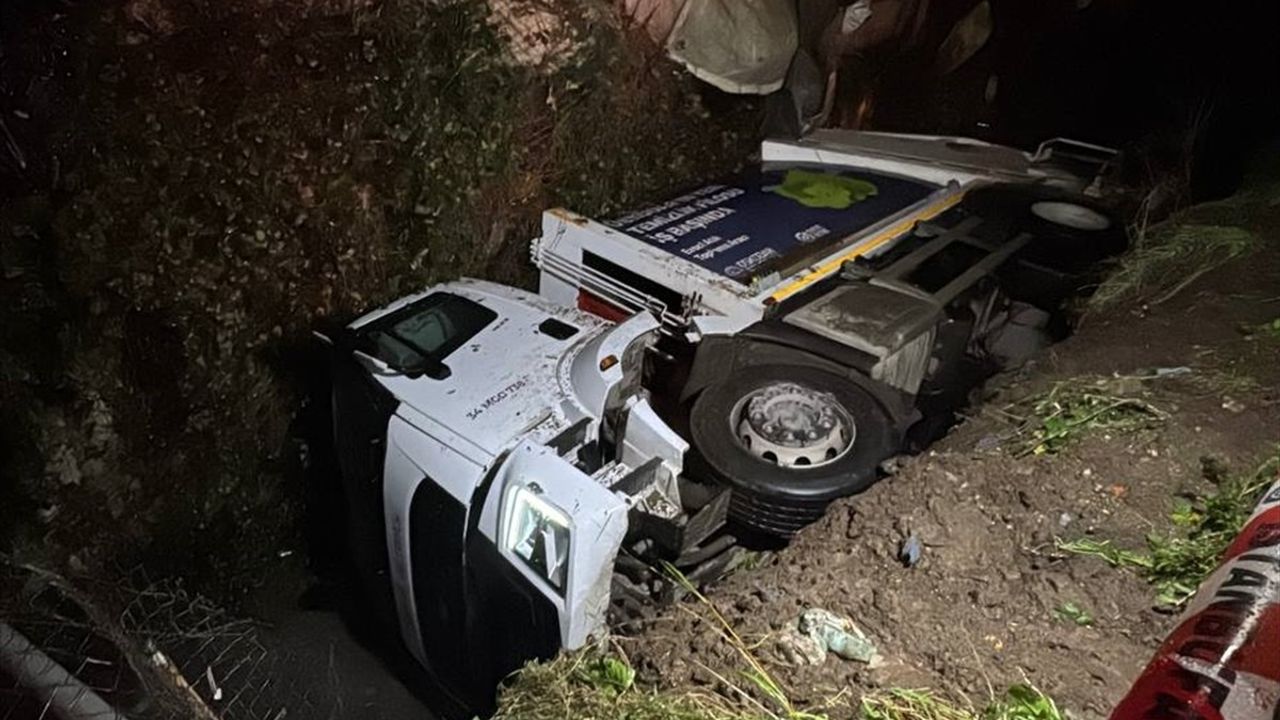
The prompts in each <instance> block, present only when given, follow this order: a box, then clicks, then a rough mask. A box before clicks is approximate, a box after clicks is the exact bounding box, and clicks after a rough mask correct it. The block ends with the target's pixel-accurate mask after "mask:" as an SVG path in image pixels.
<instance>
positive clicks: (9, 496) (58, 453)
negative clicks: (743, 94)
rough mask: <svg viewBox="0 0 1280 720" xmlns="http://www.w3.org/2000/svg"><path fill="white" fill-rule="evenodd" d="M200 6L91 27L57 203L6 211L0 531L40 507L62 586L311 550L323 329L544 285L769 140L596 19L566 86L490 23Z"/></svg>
mask: <svg viewBox="0 0 1280 720" xmlns="http://www.w3.org/2000/svg"><path fill="white" fill-rule="evenodd" d="M200 5H202V6H207V7H206V10H207V12H203V13H201V14H199V15H198V16H196V15H193V16H191V17H186V16H184V18H183V23H185V24H184V25H183V27H182V28H181V32H175V33H173V34H165V33H160V32H155V33H152V32H147V33H142V34H139V33H138V30H139V28H137V27H135V26H134V25H133V24H132V23H131V21H130V20H129V19H128V16H127V14H122V13H100V12H98V11H97V10H94V9H90V8H88V7H84V8H83V9H81V8H77V9H76V10H75V12H83V13H85V14H91V15H92V16H93V21H92V22H86V23H83V24H85V25H86V26H89V27H92V28H94V31H93V32H92V33H90V34H88V35H86V36H85V37H84V38H82V41H80V42H77V43H76V44H75V46H74V51H75V52H76V53H77V57H76V58H75V59H74V61H73V62H72V63H71V66H74V67H83V68H93V71H92V72H87V73H77V74H76V75H77V77H81V76H82V77H83V85H82V86H78V87H76V88H74V92H76V93H77V94H78V96H77V97H75V98H68V104H67V107H68V108H73V109H74V112H71V111H68V112H66V113H64V116H65V117H64V122H62V123H61V126H60V127H53V128H51V129H50V132H51V136H52V138H53V140H51V142H50V146H51V147H58V148H59V152H58V160H59V163H60V164H59V166H58V167H59V169H60V172H59V173H58V174H57V180H56V181H51V182H54V184H55V185H56V187H50V188H44V189H42V191H41V193H40V194H39V195H37V196H35V197H33V198H30V199H29V202H25V203H21V204H18V203H13V204H10V205H8V206H6V207H5V208H2V209H0V237H4V238H6V239H9V238H13V242H12V243H11V244H6V245H5V247H4V251H5V261H6V267H8V264H7V263H8V261H9V259H10V255H9V253H10V250H11V249H12V253H13V255H14V257H17V258H19V259H21V261H22V264H23V266H24V267H25V268H27V274H26V275H25V276H24V280H23V282H22V283H21V285H22V293H23V296H22V297H20V298H19V297H15V298H13V302H10V303H8V304H6V307H5V309H4V313H3V319H2V320H0V341H3V342H0V346H2V347H3V350H0V398H3V402H0V426H3V427H4V428H5V429H6V432H5V440H6V445H7V446H11V447H14V448H19V449H21V450H20V452H15V453H12V454H7V455H5V457H3V458H0V464H2V465H3V467H0V472H3V473H4V474H5V476H6V477H14V478H21V480H20V482H16V483H14V484H13V485H14V486H15V487H12V488H10V487H6V488H3V489H0V493H2V496H0V515H7V514H8V513H10V512H13V511H12V508H26V509H25V510H24V511H23V512H22V513H20V515H21V517H22V518H24V522H25V523H27V524H28V525H29V527H24V528H16V529H14V530H13V535H14V536H15V540H13V542H14V543H20V544H21V546H22V547H21V552H23V553H29V554H31V555H32V556H35V557H40V558H42V559H43V560H45V561H47V563H48V564H50V565H51V566H54V567H57V566H59V565H60V563H61V561H62V560H65V559H66V557H67V556H68V555H70V554H71V553H79V554H78V555H77V557H78V559H79V560H80V561H82V562H84V563H85V564H86V565H88V566H90V567H104V568H110V567H116V566H118V567H127V566H131V565H132V564H134V563H136V562H148V561H151V560H154V561H156V562H158V563H159V564H158V565H156V566H155V567H153V568H152V569H153V570H155V571H156V572H157V573H158V574H162V575H163V574H167V573H169V572H181V573H182V574H183V575H184V576H186V577H187V578H188V579H189V580H190V581H192V582H197V583H199V582H201V581H202V580H208V581H209V582H210V583H213V584H217V585H218V586H219V587H208V586H205V587H202V590H204V591H206V592H212V593H214V594H216V595H217V596H218V597H220V598H228V597H238V596H239V591H240V590H241V589H243V588H242V584H243V583H247V582H250V581H251V578H253V577H255V575H256V569H257V568H258V566H259V565H260V564H261V563H263V562H267V561H269V560H270V558H271V557H273V556H274V553H275V552H276V551H277V550H279V549H281V548H286V547H290V546H291V545H295V544H296V543H299V542H300V539H299V538H298V537H297V533H298V530H299V528H298V526H297V523H296V522H295V521H296V519H297V518H298V517H299V516H300V509H301V495H302V494H303V492H304V490H303V487H304V484H303V483H302V482H300V479H299V478H298V477H297V473H298V472H299V471H298V468H296V467H294V465H296V461H297V457H298V455H299V453H298V452H297V451H298V447H297V445H296V444H295V443H294V442H293V441H292V440H291V435H290V424H291V422H292V421H293V420H294V415H295V413H296V411H297V410H298V408H299V407H300V406H301V405H302V401H303V398H304V396H305V394H306V393H307V392H308V390H310V389H311V388H308V387H307V384H308V383H309V382H310V381H311V380H313V379H314V375H315V373H316V372H317V371H318V369H319V363H320V362H321V358H320V357H319V354H318V353H316V352H315V347H314V346H313V345H312V344H311V343H310V336H309V331H310V329H311V328H312V327H313V326H314V324H315V323H316V322H317V321H322V320H342V319H343V318H349V317H351V316H352V315H353V314H354V313H356V312H359V311H361V310H365V309H368V308H369V307H371V306H374V305H377V304H379V303H382V302H385V301H387V300H389V299H391V298H393V297H396V296H399V295H402V294H404V293H406V292H409V291H412V290H416V289H419V288H421V287H423V286H425V285H427V284H429V283H431V282H435V281H440V280H443V279H448V278H452V277H456V276H458V275H481V276H485V277H489V278H492V279H495V280H502V281H508V282H514V283H517V284H519V283H527V282H528V281H529V280H530V279H531V277H532V271H531V269H530V266H529V263H528V261H527V258H528V245H527V243H528V241H529V239H530V238H532V237H534V235H535V234H536V230H537V228H538V223H539V216H540V213H541V211H542V210H543V209H544V208H546V207H552V206H555V205H560V204H564V205H569V206H572V207H573V208H574V209H576V210H579V211H582V212H585V213H592V214H608V213H610V212H613V211H616V210H617V209H618V208H619V207H620V206H634V205H636V204H639V203H643V202H647V201H648V200H651V199H656V198H657V197H658V196H659V195H661V194H665V193H667V192H669V191H673V190H675V189H677V188H681V187H686V186H688V185H689V184H691V183H692V182H695V181H697V180H700V179H705V178H706V177H714V176H716V175H717V174H720V173H724V172H726V171H728V170H730V169H732V168H733V167H734V166H735V165H736V164H738V163H740V162H742V161H743V160H744V159H745V158H746V157H747V155H748V153H749V152H750V151H751V149H752V148H754V146H755V139H754V133H755V124H756V117H755V115H754V114H753V112H752V109H753V107H754V106H753V105H752V104H751V103H750V102H749V101H748V102H745V103H734V102H732V101H726V103H725V104H726V106H725V107H724V111H723V112H722V113H720V114H719V115H718V116H715V117H713V116H712V115H711V113H710V112H709V111H708V110H707V108H706V107H705V106H704V104H703V103H702V99H701V96H700V95H699V90H698V84H697V82H696V81H695V80H693V79H692V78H689V77H688V76H687V75H677V74H674V73H671V72H666V71H657V69H656V68H655V65H654V58H653V57H652V56H651V55H648V54H646V53H651V52H652V50H651V49H649V50H646V49H645V48H639V47H634V46H633V45H632V39H631V38H629V37H628V35H627V34H626V33H624V32H623V31H622V30H621V28H619V27H617V25H616V24H615V23H612V22H610V21H609V18H610V17H612V12H613V11H612V10H611V9H609V8H608V7H606V6H602V5H600V4H599V3H592V2H588V1H587V0H582V1H581V2H578V1H576V0H566V2H563V3H556V4H555V8H552V9H554V10H556V13H557V19H555V20H554V21H553V22H551V23H550V25H552V26H556V27H560V26H561V25H563V28H562V29H563V33H564V38H563V40H564V43H563V44H561V43H560V39H557V38H553V39H551V40H550V42H553V43H555V44H556V47H557V51H556V52H555V53H554V56H555V62H554V63H552V64H536V63H535V64H530V63H528V62H524V61H522V60H521V58H520V57H519V55H518V53H516V52H515V51H514V49H513V43H512V42H511V41H510V38H509V37H508V33H507V31H508V30H509V29H510V28H509V27H508V26H506V25H504V24H503V22H499V21H497V20H495V18H494V17H493V16H492V14H491V13H489V11H488V9H487V8H488V6H487V5H486V4H484V3H437V2H430V1H429V0H388V1H386V2H380V3H377V4H376V5H377V8H376V10H367V11H366V10H357V11H356V12H354V13H342V12H337V11H334V10H331V9H326V8H328V7H329V6H331V5H334V4H326V3H319V4H317V3H292V4H289V3H285V4H277V5H278V6H277V5H272V6H271V8H270V9H265V6H264V9H263V10H262V13H263V14H262V15H261V16H258V15H257V14H256V11H254V12H249V11H246V8H248V7H249V6H248V5H245V4H244V3H200ZM336 5H339V6H340V5H342V4H341V3H338V4H336ZM356 5H360V4H356ZM517 5H527V4H517ZM253 7H257V6H253ZM512 12H517V10H513V11H512ZM72 24H76V25H77V26H78V25H79V24H80V23H72ZM130 38H133V39H130ZM659 62H660V61H659ZM86 117H90V118H94V122H92V123H88V124H86V123H84V122H82V120H83V118H86ZM11 245H12V248H11ZM175 479H179V480H180V481H175ZM36 508H56V509H57V511H58V513H59V520H58V522H57V523H56V524H54V525H52V526H48V527H46V526H44V525H42V524H40V523H38V521H35V520H33V519H31V518H34V517H35V515H36V513H35V509H36ZM104 509H105V510H106V511H107V512H103V511H104ZM14 524H15V525H16V523H14ZM9 530H10V528H9V526H8V524H7V523H0V534H6V533H7V532H8V531H9ZM86 548H87V549H88V552H82V551H83V550H84V549H86ZM152 549H153V550H155V552H154V553H151V552H149V550H152ZM126 554H127V555H128V557H124V558H122V557H120V556H121V555H126Z"/></svg>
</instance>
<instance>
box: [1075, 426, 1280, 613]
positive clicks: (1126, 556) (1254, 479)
mask: <svg viewBox="0 0 1280 720" xmlns="http://www.w3.org/2000/svg"><path fill="white" fill-rule="evenodd" d="M1278 474H1280V451H1277V453H1276V454H1273V455H1272V456H1271V457H1269V458H1267V459H1266V460H1265V461H1264V462H1262V463H1261V464H1260V465H1259V466H1258V467H1257V468H1256V469H1255V470H1254V471H1253V472H1251V473H1248V474H1246V475H1243V476H1236V477H1231V478H1227V479H1225V480H1223V481H1222V482H1221V484H1220V485H1219V486H1218V488H1217V489H1216V491H1215V492H1214V493H1212V494H1211V495H1208V496H1206V497H1204V498H1202V499H1200V501H1199V502H1198V503H1195V504H1192V503H1185V502H1184V503H1179V504H1178V506H1177V507H1175V508H1174V510H1173V512H1172V513H1170V520H1171V521H1172V523H1173V529H1172V531H1170V532H1168V533H1162V534H1156V533H1153V534H1151V535H1149V536H1148V537H1147V552H1146V553H1140V552H1136V551H1133V550H1125V549H1121V548H1117V547H1114V546H1113V545H1112V544H1111V543H1110V541H1106V540H1101V541H1099V540H1093V539H1091V538H1081V539H1078V540H1071V541H1066V542H1064V541H1058V543H1057V548H1058V549H1059V550H1061V551H1063V552H1067V553H1071V554H1075V555H1089V556H1093V557H1098V558H1101V559H1103V560H1105V561H1106V562H1107V563H1108V564H1110V565H1111V566H1112V567H1121V568H1134V569H1137V570H1138V571H1139V572H1140V573H1141V574H1142V576H1143V577H1144V578H1146V579H1147V581H1148V582H1150V583H1151V584H1152V586H1154V588H1155V590H1156V602H1157V604H1159V605H1160V606H1163V607H1179V606H1181V605H1183V604H1184V603H1186V602H1187V601H1188V600H1190V599H1191V596H1192V595H1194V594H1195V591H1196V588H1197V587H1198V586H1199V585H1200V583H1201V581H1203V580H1204V578H1205V577H1206V576H1207V575H1208V574H1209V573H1211V572H1213V570H1214V568H1216V567H1217V566H1218V563H1219V561H1220V560H1221V558H1222V554H1223V553H1224V552H1225V551H1226V549H1227V547H1228V546H1229V545H1230V544H1231V542H1232V541H1233V540H1235V538H1236V535H1238V534H1239V533H1240V530H1241V529H1243V527H1244V524H1245V522H1246V521H1247V520H1248V519H1249V515H1250V514H1251V513H1252V512H1253V509H1254V506H1255V505H1256V504H1257V502H1258V499H1259V497H1260V496H1261V494H1262V493H1263V492H1265V491H1266V489H1267V488H1268V487H1270V486H1271V485H1272V484H1273V483H1275V482H1276V480H1277V476H1278Z"/></svg>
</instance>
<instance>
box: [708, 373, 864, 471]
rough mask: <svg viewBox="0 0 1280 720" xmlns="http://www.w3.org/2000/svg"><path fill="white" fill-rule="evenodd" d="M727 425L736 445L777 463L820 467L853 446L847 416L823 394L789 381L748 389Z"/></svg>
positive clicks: (854, 429) (853, 430)
mask: <svg viewBox="0 0 1280 720" xmlns="http://www.w3.org/2000/svg"><path fill="white" fill-rule="evenodd" d="M729 426H730V428H731V429H732V431H733V436H734V439H735V440H737V442H738V444H739V445H740V446H741V447H742V449H744V450H746V451H747V452H748V453H750V454H751V455H753V456H755V457H756V458H758V459H760V460H763V461H765V462H769V463H773V464H775V465H778V466H780V467H791V468H807V467H821V466H823V465H827V464H830V463H833V462H835V461H837V460H839V459H840V458H841V457H844V455H845V454H846V453H848V452H849V450H850V449H852V448H853V443H854V439H855V438H856V436H857V426H856V425H855V424H854V421H853V416H852V415H850V414H849V411H848V410H846V409H845V408H844V406H842V405H841V404H840V402H839V401H838V400H836V397H835V396H834V395H832V394H831V393H828V392H822V391H819V390H814V389H813V388H810V387H807V386H805V385H801V384H799V383H794V382H779V383H771V384H769V385H765V386H764V387H761V388H758V389H756V390H753V391H752V392H750V393H748V394H747V395H745V396H743V397H742V399H740V400H738V402H737V403H735V404H734V407H733V411H732V412H731V413H730V417H729Z"/></svg>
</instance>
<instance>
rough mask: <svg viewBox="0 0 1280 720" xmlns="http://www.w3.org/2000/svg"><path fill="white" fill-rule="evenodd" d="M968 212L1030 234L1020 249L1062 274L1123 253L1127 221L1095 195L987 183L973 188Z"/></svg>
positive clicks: (966, 201)
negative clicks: (1028, 241) (1122, 220)
mask: <svg viewBox="0 0 1280 720" xmlns="http://www.w3.org/2000/svg"><path fill="white" fill-rule="evenodd" d="M963 204H964V207H965V209H967V210H968V211H970V212H972V213H974V214H975V215H978V216H980V217H982V218H983V219H984V220H985V221H986V222H987V223H991V224H994V225H1004V226H1005V227H1006V228H1007V232H1008V233H1009V235H1010V236H1012V235H1016V234H1018V233H1023V232H1025V233H1029V234H1031V235H1032V240H1031V242H1030V243H1029V244H1028V246H1027V248H1026V249H1025V250H1024V251H1022V252H1021V253H1019V255H1020V256H1022V257H1023V258H1024V259H1026V260H1028V261H1030V262H1033V263H1036V264H1039V265H1042V266H1044V267H1047V268H1049V269H1052V270H1056V271H1058V272H1062V273H1068V274H1073V275H1074V274H1079V273H1087V272H1088V271H1089V270H1090V269H1092V268H1093V267H1094V266H1095V265H1096V264H1097V263H1098V262H1099V261H1101V260H1104V259H1106V258H1108V257H1111V256H1113V255H1117V254H1119V253H1121V252H1124V250H1125V248H1127V247H1128V244H1129V240H1128V234H1127V233H1126V231H1125V227H1124V223H1123V222H1121V221H1120V219H1119V218H1118V217H1117V216H1116V214H1115V213H1114V212H1112V211H1111V210H1110V209H1109V208H1107V207H1106V206H1104V205H1102V204H1101V203H1099V202H1098V201H1096V200H1094V199H1093V198H1090V197H1086V196H1084V195H1081V194H1079V193H1073V192H1069V191H1066V190H1062V189H1059V188H1053V187H1046V186H1041V185H988V186H986V187H981V188H978V189H976V190H973V191H971V192H969V193H968V194H967V195H966V196H965V199H964V203H963Z"/></svg>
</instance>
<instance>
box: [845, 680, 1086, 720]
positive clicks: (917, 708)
mask: <svg viewBox="0 0 1280 720" xmlns="http://www.w3.org/2000/svg"><path fill="white" fill-rule="evenodd" d="M1062 717H1063V716H1062V713H1061V712H1059V710H1058V706H1057V705H1056V704H1055V703H1054V702H1053V700H1052V699H1051V698H1050V697H1049V696H1047V695H1045V694H1044V693H1042V692H1040V691H1039V690H1037V689H1035V688H1033V687H1031V686H1030V685H1014V686H1013V687H1011V688H1009V690H1008V691H1007V692H1006V693H1005V695H1004V697H1003V698H998V699H993V700H992V701H991V702H990V703H989V704H988V705H987V707H986V708H985V709H983V710H982V711H981V712H977V711H975V710H973V709H972V708H970V707H965V706H961V705H956V704H954V703H951V702H948V701H947V700H943V699H942V698H939V697H938V696H937V695H934V694H933V693H932V692H930V691H928V690H908V689H903V688H892V689H889V690H884V691H880V692H876V693H872V694H870V695H867V696H864V697H863V698H862V718H863V720H1062Z"/></svg>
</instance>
